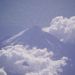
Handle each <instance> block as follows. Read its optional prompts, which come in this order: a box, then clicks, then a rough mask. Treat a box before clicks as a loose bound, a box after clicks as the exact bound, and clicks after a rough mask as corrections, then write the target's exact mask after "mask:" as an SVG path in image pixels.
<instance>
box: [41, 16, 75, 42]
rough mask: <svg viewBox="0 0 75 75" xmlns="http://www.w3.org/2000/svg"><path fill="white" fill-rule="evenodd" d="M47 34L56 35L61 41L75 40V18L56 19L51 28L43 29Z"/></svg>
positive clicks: (59, 17) (60, 17)
mask: <svg viewBox="0 0 75 75" xmlns="http://www.w3.org/2000/svg"><path fill="white" fill-rule="evenodd" d="M42 30H43V31H45V32H48V33H51V34H53V35H55V36H56V37H57V38H59V39H60V41H64V42H66V41H68V40H69V41H70V40H71V41H73V40H75V35H74V33H75V16H73V17H70V18H66V17H63V16H58V17H55V18H54V19H53V20H52V21H51V23H50V26H49V27H45V28H43V29H42Z"/></svg>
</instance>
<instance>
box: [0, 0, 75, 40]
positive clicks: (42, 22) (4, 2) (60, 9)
mask: <svg viewBox="0 0 75 75" xmlns="http://www.w3.org/2000/svg"><path fill="white" fill-rule="evenodd" d="M74 7H75V1H74V0H0V36H1V37H0V39H2V38H3V37H5V36H6V35H11V34H13V33H15V32H18V31H21V30H22V29H24V28H25V27H26V26H34V25H38V26H41V27H43V26H46V25H49V23H50V21H51V20H52V18H54V17H56V16H65V17H71V16H74V15H75V8H74Z"/></svg>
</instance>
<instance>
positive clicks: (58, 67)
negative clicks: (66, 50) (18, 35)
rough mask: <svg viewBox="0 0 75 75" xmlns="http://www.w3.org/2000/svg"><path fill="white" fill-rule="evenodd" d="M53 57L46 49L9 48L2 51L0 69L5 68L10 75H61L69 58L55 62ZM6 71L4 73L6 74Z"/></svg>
mask: <svg viewBox="0 0 75 75" xmlns="http://www.w3.org/2000/svg"><path fill="white" fill-rule="evenodd" d="M53 56H54V53H53V52H48V51H47V49H46V48H45V49H37V48H33V49H28V48H27V47H24V46H23V45H15V46H7V47H5V48H3V49H2V50H0V60H1V61H0V67H4V70H5V71H6V72H7V74H8V75H11V74H12V75H59V73H60V72H62V71H63V67H64V66H65V65H66V64H67V63H66V61H67V59H68V58H67V57H62V58H60V59H59V60H53ZM4 70H2V71H3V73H6V72H5V71H4ZM0 73H1V72H0ZM7 74H3V75H7ZM0 75H1V74H0Z"/></svg>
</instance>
